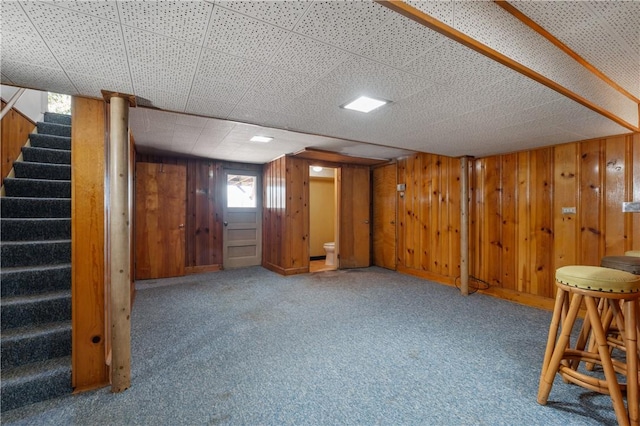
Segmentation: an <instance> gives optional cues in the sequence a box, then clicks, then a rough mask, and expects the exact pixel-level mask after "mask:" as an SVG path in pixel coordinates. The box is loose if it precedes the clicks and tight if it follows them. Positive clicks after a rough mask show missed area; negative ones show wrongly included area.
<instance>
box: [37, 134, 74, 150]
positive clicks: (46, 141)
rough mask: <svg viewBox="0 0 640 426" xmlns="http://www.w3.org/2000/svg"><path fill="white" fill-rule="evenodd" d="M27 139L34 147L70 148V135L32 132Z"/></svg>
mask: <svg viewBox="0 0 640 426" xmlns="http://www.w3.org/2000/svg"><path fill="white" fill-rule="evenodd" d="M29 141H30V143H31V146H32V147H35V148H49V149H66V150H70V149H71V138H70V137H64V136H54V135H43V134H40V133H32V134H30V135H29Z"/></svg>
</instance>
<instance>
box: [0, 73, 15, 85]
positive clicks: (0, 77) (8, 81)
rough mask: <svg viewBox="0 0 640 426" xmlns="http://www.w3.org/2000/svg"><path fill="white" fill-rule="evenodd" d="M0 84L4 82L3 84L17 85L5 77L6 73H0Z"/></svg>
mask: <svg viewBox="0 0 640 426" xmlns="http://www.w3.org/2000/svg"><path fill="white" fill-rule="evenodd" d="M0 82H2V84H15V83H14V82H13V81H11V79H10V78H9V77H7V76H6V75H4V73H0Z"/></svg>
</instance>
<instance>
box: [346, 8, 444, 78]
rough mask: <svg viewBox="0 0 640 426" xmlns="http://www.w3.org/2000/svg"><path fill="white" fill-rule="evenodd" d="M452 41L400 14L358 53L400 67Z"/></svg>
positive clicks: (374, 34)
mask: <svg viewBox="0 0 640 426" xmlns="http://www.w3.org/2000/svg"><path fill="white" fill-rule="evenodd" d="M445 40H446V41H448V40H449V39H447V38H446V37H445V36H443V35H440V34H439V33H437V32H435V31H430V30H427V29H426V28H425V27H424V26H422V25H421V24H419V23H417V22H415V21H413V20H411V19H408V18H405V17H404V16H402V15H399V14H396V15H394V16H391V18H389V19H388V20H387V21H386V22H385V24H384V25H383V26H382V27H380V29H378V30H377V31H375V32H374V33H373V35H372V36H371V37H369V38H368V39H367V40H366V41H365V42H364V43H362V44H361V45H360V46H359V47H357V48H356V49H355V50H354V51H355V53H357V54H359V55H362V56H365V57H367V58H369V59H372V60H375V61H378V62H382V63H384V64H387V65H390V66H392V67H396V68H403V65H405V64H407V63H409V62H411V61H413V60H414V59H415V58H416V57H418V56H419V55H421V54H423V53H424V52H426V51H428V50H431V49H433V48H435V47H436V46H438V45H439V44H441V43H443V42H444V41H445Z"/></svg>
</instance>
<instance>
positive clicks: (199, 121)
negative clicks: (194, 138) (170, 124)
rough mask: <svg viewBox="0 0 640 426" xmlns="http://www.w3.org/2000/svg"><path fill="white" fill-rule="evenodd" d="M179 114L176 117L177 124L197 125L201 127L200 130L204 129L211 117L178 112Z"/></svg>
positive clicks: (196, 126)
mask: <svg viewBox="0 0 640 426" xmlns="http://www.w3.org/2000/svg"><path fill="white" fill-rule="evenodd" d="M177 115H178V116H177V117H176V125H180V126H189V127H195V128H198V129H199V132H200V131H201V130H202V129H204V126H205V125H206V124H207V122H208V121H209V119H208V118H205V117H196V116H193V115H187V114H177Z"/></svg>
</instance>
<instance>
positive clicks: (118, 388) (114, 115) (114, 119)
mask: <svg viewBox="0 0 640 426" xmlns="http://www.w3.org/2000/svg"><path fill="white" fill-rule="evenodd" d="M103 96H104V97H105V99H106V100H107V101H108V102H110V104H111V107H110V113H109V117H110V119H109V169H108V170H109V175H108V182H109V188H108V190H109V206H108V212H109V217H108V247H109V249H108V250H109V253H108V256H109V278H110V281H109V289H110V291H109V292H108V294H110V296H109V298H110V300H109V302H110V303H109V304H110V314H111V315H110V316H111V321H110V326H111V328H110V334H111V391H112V392H122V391H124V390H126V389H127V388H129V386H130V385H131V293H130V286H131V261H130V259H131V257H130V253H131V244H130V232H131V227H130V218H129V215H130V214H129V179H130V178H131V177H130V176H129V161H128V157H129V104H130V103H131V99H132V97H131V96H129V95H121V94H117V93H110V92H106V93H105V92H104V91H103Z"/></svg>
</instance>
